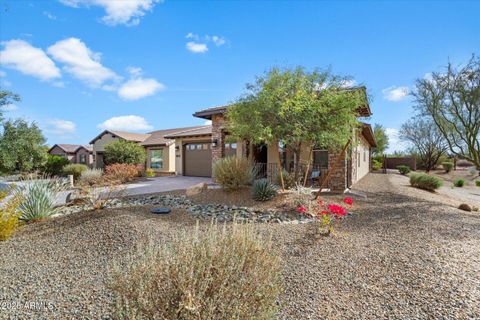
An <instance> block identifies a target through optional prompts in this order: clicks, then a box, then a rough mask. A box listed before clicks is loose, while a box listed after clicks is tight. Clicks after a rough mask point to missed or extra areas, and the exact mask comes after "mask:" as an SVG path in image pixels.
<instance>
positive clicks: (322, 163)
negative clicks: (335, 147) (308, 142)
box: [313, 150, 328, 168]
mask: <svg viewBox="0 0 480 320" xmlns="http://www.w3.org/2000/svg"><path fill="white" fill-rule="evenodd" d="M313 165H314V166H316V167H320V168H328V150H313Z"/></svg>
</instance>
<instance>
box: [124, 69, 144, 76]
mask: <svg viewBox="0 0 480 320" xmlns="http://www.w3.org/2000/svg"><path fill="white" fill-rule="evenodd" d="M126 70H127V72H128V73H130V75H131V76H132V77H140V76H141V75H142V74H143V70H142V68H139V67H127V69H126Z"/></svg>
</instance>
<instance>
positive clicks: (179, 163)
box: [173, 136, 211, 175]
mask: <svg viewBox="0 0 480 320" xmlns="http://www.w3.org/2000/svg"><path fill="white" fill-rule="evenodd" d="M199 141H208V142H210V141H211V137H210V136H205V137H192V138H177V139H175V145H174V147H173V148H174V149H173V150H174V154H175V169H174V172H175V174H177V175H183V147H182V146H183V145H184V144H185V143H190V142H199ZM175 146H178V148H177V149H178V150H175Z"/></svg>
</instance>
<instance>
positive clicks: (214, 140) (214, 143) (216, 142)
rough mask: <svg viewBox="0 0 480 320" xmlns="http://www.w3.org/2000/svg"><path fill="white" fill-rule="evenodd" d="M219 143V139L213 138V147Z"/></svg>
mask: <svg viewBox="0 0 480 320" xmlns="http://www.w3.org/2000/svg"><path fill="white" fill-rule="evenodd" d="M217 145H218V139H213V140H212V147H214V148H216V147H217Z"/></svg>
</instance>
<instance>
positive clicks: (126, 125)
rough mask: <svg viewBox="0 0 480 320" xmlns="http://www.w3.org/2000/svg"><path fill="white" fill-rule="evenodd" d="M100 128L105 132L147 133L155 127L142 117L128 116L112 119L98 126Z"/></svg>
mask: <svg viewBox="0 0 480 320" xmlns="http://www.w3.org/2000/svg"><path fill="white" fill-rule="evenodd" d="M98 128H100V129H104V130H126V131H145V130H151V129H152V128H153V127H152V126H151V125H150V124H149V123H148V122H147V120H145V118H143V117H140V116H134V115H128V116H119V117H113V118H110V119H108V120H106V121H104V122H103V123H100V124H99V125H98Z"/></svg>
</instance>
